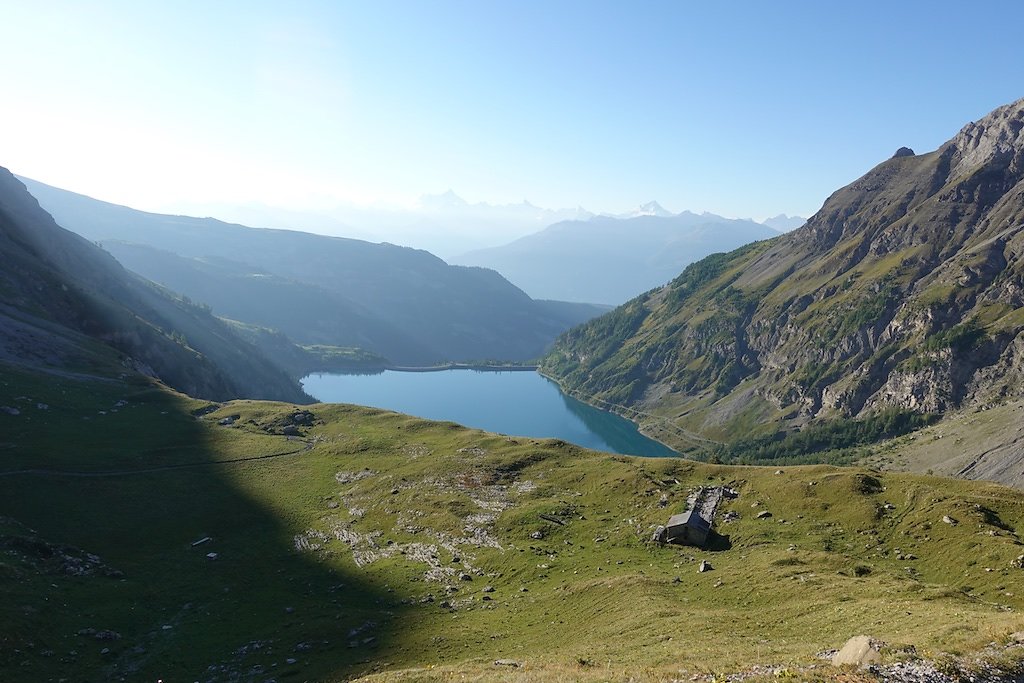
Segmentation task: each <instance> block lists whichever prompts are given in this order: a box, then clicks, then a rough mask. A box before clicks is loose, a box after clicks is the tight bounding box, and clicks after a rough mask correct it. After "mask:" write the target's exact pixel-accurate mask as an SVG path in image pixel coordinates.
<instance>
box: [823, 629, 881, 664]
mask: <svg viewBox="0 0 1024 683" xmlns="http://www.w3.org/2000/svg"><path fill="white" fill-rule="evenodd" d="M881 661H882V655H881V653H880V652H879V647H878V643H877V642H876V641H874V640H873V639H872V638H871V637H870V636H854V637H853V638H850V639H849V640H848V641H846V644H845V645H843V647H842V648H841V649H840V650H839V652H837V653H835V655H833V656H832V665H833V666H844V665H847V664H850V665H853V666H859V667H867V666H870V665H871V664H879V663H881Z"/></svg>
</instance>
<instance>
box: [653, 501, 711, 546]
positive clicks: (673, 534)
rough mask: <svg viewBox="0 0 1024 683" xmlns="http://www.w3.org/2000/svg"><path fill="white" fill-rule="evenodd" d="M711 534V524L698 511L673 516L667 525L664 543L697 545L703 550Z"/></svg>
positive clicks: (688, 511)
mask: <svg viewBox="0 0 1024 683" xmlns="http://www.w3.org/2000/svg"><path fill="white" fill-rule="evenodd" d="M710 533H711V522H709V521H708V520H706V519H704V518H703V517H701V516H700V513H699V512H697V511H696V510H687V511H686V512H684V513H682V514H681V515H672V517H670V518H669V520H668V524H666V525H665V533H664V537H663V538H664V542H666V543H674V544H676V545H695V546H697V547H699V548H703V547H704V544H705V543H707V541H708V535H709V534H710Z"/></svg>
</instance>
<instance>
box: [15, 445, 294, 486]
mask: <svg viewBox="0 0 1024 683" xmlns="http://www.w3.org/2000/svg"><path fill="white" fill-rule="evenodd" d="M303 443H304V446H303V447H302V448H297V449H295V450H293V451H284V452H282V453H270V454H268V455H251V456H248V457H244V458H230V459H228V460H207V461H203V462H185V463H178V464H177V465H163V466H161V467H144V468H141V469H134V470H105V471H99V472H74V471H69V470H46V469H28V470H11V471H9V472H0V477H11V476H15V475H24V474H38V475H44V476H46V475H48V476H54V477H120V476H125V475H129V474H151V473H153V472H168V471H170V470H184V469H194V468H197V467H212V466H215V465H231V464H235V463H240V462H252V461H254V460H269V459H271V458H283V457H284V456H286V455H295V454H297V453H303V452H305V451H308V450H310V449H311V448H313V442H312V441H305V442H303Z"/></svg>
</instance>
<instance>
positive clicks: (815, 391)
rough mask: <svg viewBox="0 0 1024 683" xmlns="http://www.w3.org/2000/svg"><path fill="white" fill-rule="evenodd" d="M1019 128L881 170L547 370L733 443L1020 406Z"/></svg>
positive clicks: (953, 143)
mask: <svg viewBox="0 0 1024 683" xmlns="http://www.w3.org/2000/svg"><path fill="white" fill-rule="evenodd" d="M1022 126H1024V100H1021V101H1018V102H1015V103H1013V104H1010V105H1006V106H1004V107H1001V108H999V109H997V110H996V111H994V112H993V113H992V114H990V115H989V116H987V117H985V118H983V119H981V120H980V121H979V122H976V123H971V124H968V125H967V126H965V127H964V128H963V129H962V130H961V131H960V133H958V134H957V135H956V136H955V137H953V138H952V139H951V140H950V141H949V142H947V143H945V144H944V145H942V146H940V147H939V148H938V149H937V150H935V151H933V152H930V153H927V154H919V155H913V156H911V155H898V156H895V157H893V158H891V159H888V160H886V161H883V162H882V163H880V164H879V165H878V166H876V167H875V168H873V169H871V170H870V171H868V172H867V173H866V174H865V175H864V176H862V177H861V178H859V179H857V180H855V181H854V182H852V183H850V184H849V185H847V186H846V187H844V188H841V189H839V190H837V191H836V192H835V193H833V194H832V195H831V196H830V197H829V198H828V199H827V200H826V201H825V203H824V205H823V206H822V208H821V209H820V210H819V211H818V212H817V213H816V214H815V215H814V216H813V217H812V218H811V219H809V220H808V221H807V223H806V225H805V226H804V227H802V228H800V229H798V230H796V231H794V232H791V233H788V234H785V235H782V236H779V237H776V238H774V239H771V240H767V241H765V242H760V243H757V244H754V245H750V246H748V247H743V248H741V249H739V250H737V251H734V252H730V253H728V254H718V255H714V256H711V257H708V258H707V259H705V260H704V261H700V262H697V263H695V264H693V265H691V266H690V267H688V268H687V269H686V270H685V271H684V272H683V273H682V274H681V275H679V276H678V277H677V278H675V279H674V280H673V281H672V282H671V283H669V284H668V285H666V286H664V287H662V288H659V289H657V290H654V291H652V292H650V293H648V294H645V295H642V296H640V297H638V298H637V299H634V300H632V301H630V302H629V303H627V304H625V305H624V306H623V307H620V309H617V311H616V312H614V313H612V314H608V315H607V316H604V317H602V318H598V319H596V320H594V321H591V322H590V323H588V324H586V325H583V326H581V327H580V328H576V329H574V330H571V331H569V332H567V333H566V334H565V335H563V336H562V337H561V338H560V341H559V342H558V343H557V344H556V347H555V350H554V351H553V352H552V354H550V355H549V356H548V357H547V359H546V360H545V362H544V365H543V367H544V369H545V371H546V372H548V373H549V374H552V375H554V376H555V377H557V378H558V379H559V380H560V381H561V382H563V383H564V384H565V385H566V387H567V388H569V389H570V390H574V391H577V392H579V393H580V394H582V395H592V396H595V397H597V398H600V399H602V400H608V401H611V402H613V403H619V404H622V405H624V406H627V407H632V408H639V409H642V410H643V411H645V412H649V413H656V414H658V415H659V416H660V419H667V420H669V421H670V422H672V423H674V424H676V425H678V426H680V427H684V428H686V429H688V430H690V431H693V432H696V433H698V434H702V435H704V436H711V437H713V438H717V439H720V440H723V441H737V440H739V439H754V440H755V441H756V440H757V439H765V440H768V441H770V440H772V439H783V437H784V436H785V435H787V434H794V433H795V431H796V430H807V429H811V428H813V427H814V426H815V425H821V424H824V423H829V422H834V421H836V420H844V419H852V418H857V419H859V420H861V421H862V422H863V421H864V420H868V419H869V418H870V416H872V415H875V416H878V415H881V414H883V413H885V411H898V412H906V413H913V414H918V415H925V414H944V413H946V412H949V411H951V410H957V409H963V408H970V407H974V408H978V407H984V406H985V405H987V404H989V403H991V402H993V401H1001V400H1004V399H1005V398H1007V397H1012V396H1017V395H1020V392H1021V389H1022V387H1024V334H1022V332H1024V313H1022V306H1024V294H1022V292H1024V289H1022V287H1024V272H1022V270H1024V268H1022V264H1021V260H1020V255H1021V254H1022V253H1024V144H1022V139H1021V136H1020V129H1021V127H1022ZM650 428H651V429H657V427H656V426H655V425H653V424H652V425H651V427H650ZM665 438H666V439H668V440H669V442H670V443H671V442H672V438H673V437H672V436H671V435H669V434H666V435H665ZM783 443H785V442H783ZM747 446H751V443H750V442H748V443H747ZM731 457H741V456H740V455H739V454H738V453H735V454H734V455H733V456H731Z"/></svg>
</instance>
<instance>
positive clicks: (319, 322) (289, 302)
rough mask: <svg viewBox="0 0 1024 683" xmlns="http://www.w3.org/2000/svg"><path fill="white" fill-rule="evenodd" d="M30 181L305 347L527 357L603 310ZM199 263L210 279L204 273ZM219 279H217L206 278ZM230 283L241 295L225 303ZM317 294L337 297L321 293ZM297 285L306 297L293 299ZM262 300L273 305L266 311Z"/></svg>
mask: <svg viewBox="0 0 1024 683" xmlns="http://www.w3.org/2000/svg"><path fill="white" fill-rule="evenodd" d="M28 187H29V189H30V190H31V191H32V192H34V193H35V194H36V195H37V196H38V197H39V199H40V202H41V203H42V204H43V205H44V206H46V207H47V208H48V209H50V210H51V211H52V212H54V213H55V214H56V215H57V217H58V219H59V220H61V221H63V223H64V224H65V225H66V226H67V227H68V228H69V229H72V230H77V231H78V232H79V233H80V234H82V235H84V236H85V237H87V238H88V239H90V240H95V241H100V242H108V241H109V242H111V244H112V246H111V248H112V249H115V250H118V251H119V253H120V254H121V255H122V257H125V258H129V257H130V258H131V266H133V267H134V268H136V269H137V270H138V272H140V274H141V275H143V276H146V277H151V278H152V279H154V280H157V281H160V278H161V277H162V278H163V281H164V282H165V283H166V284H168V285H169V286H171V287H172V288H175V289H178V290H180V291H181V292H182V293H183V294H186V295H188V296H189V297H190V298H192V299H194V300H196V301H207V300H208V299H209V300H210V301H211V302H212V301H216V302H217V303H218V305H217V306H216V307H215V310H216V312H218V313H220V312H221V311H224V312H225V315H228V317H236V318H238V319H239V320H241V321H242V322H252V323H257V324H261V325H269V326H275V327H278V328H280V330H281V331H282V332H284V333H285V334H287V335H288V336H289V337H290V338H292V339H293V340H294V341H296V342H298V343H301V344H331V345H338V346H348V345H352V344H353V342H354V341H358V340H363V341H364V342H365V344H366V346H365V348H366V350H368V351H372V352H375V353H380V354H382V355H386V356H387V357H388V358H389V360H391V361H392V362H394V363H398V364H410V365H426V364H431V363H436V362H445V361H453V360H454V361H458V360H482V359H496V360H516V361H520V360H529V359H533V358H536V357H538V356H539V355H541V354H542V353H543V352H544V351H545V349H546V348H547V347H548V346H549V345H550V343H551V342H552V341H553V340H554V338H555V336H556V335H557V334H558V333H559V332H561V331H563V330H565V329H567V328H568V327H570V326H572V325H574V324H578V323H579V322H582V321H583V320H585V319H586V317H587V316H588V315H596V314H597V313H598V312H600V310H601V309H598V308H594V309H592V310H591V311H589V312H586V311H583V310H581V309H579V308H554V307H551V306H549V305H547V304H543V303H538V302H537V301H534V300H533V299H531V298H530V297H529V296H527V295H526V294H525V293H524V292H522V291H521V290H520V289H518V288H516V287H515V286H514V285H512V284H511V283H509V282H508V281H506V280H505V279H504V278H502V277H501V275H499V274H498V273H496V272H494V271H492V270H487V269H483V268H477V267H466V266H451V265H449V264H447V263H446V262H445V261H443V260H442V259H440V258H438V257H437V256H435V255H433V254H431V253H430V252H427V251H424V250H420V249H413V248H410V247H399V246H395V245H391V244H374V243H370V242H365V241H362V240H354V239H347V238H341V237H328V236H323V235H314V234H310V233H304V232H297V231H290V230H279V229H266V228H248V227H246V226H241V225H233V224H228V223H224V222H223V221H217V220H212V219H198V218H192V217H187V216H168V215H163V214H152V213H147V212H141V211H136V210H134V209H130V208H128V207H122V206H118V205H115V204H110V203H108V202H102V201H100V200H95V199H92V198H89V197H85V196H83V195H77V194H75V193H71V192H67V191H65V190H60V189H58V188H53V187H50V186H47V185H44V184H42V183H38V182H36V181H31V180H28ZM115 240H118V241H121V242H127V243H136V244H141V245H143V246H145V247H150V248H155V249H157V250H163V252H166V253H161V252H157V251H153V250H152V249H151V250H149V251H147V252H145V253H143V250H141V249H135V250H134V251H131V253H129V250H128V248H127V247H126V246H125V245H123V244H122V245H118V246H114V245H113V241H115ZM167 253H169V254H174V255H176V256H178V257H181V259H185V260H180V259H174V258H167V256H166V254H167ZM196 259H199V260H200V261H202V260H204V259H206V261H207V263H206V264H205V265H204V264H200V263H199V262H197V261H196ZM210 259H221V260H222V262H223V260H227V261H233V262H235V263H236V264H242V263H244V264H245V265H246V266H247V267H248V268H250V269H251V272H252V273H260V272H262V273H267V274H271V275H274V276H277V277H278V278H280V280H278V281H277V283H278V284H279V285H281V286H279V287H277V288H275V289H273V291H272V292H271V291H270V290H269V289H268V288H270V287H271V286H272V285H273V284H274V282H271V281H268V280H267V279H264V280H263V281H261V282H255V281H254V280H253V279H252V278H249V279H248V280H247V279H246V278H245V277H244V275H245V274H244V273H243V274H242V275H239V274H238V273H236V272H229V271H226V270H224V269H221V270H220V271H219V272H215V271H213V270H211V269H210V268H209V266H210ZM200 269H203V270H204V274H205V279H204V278H197V277H195V274H196V272H197V270H200ZM236 270H237V269H236ZM214 277H215V278H216V284H215V283H214V280H210V279H209V278H214ZM295 283H298V285H296V284H295ZM297 288H298V289H297ZM311 288H315V289H311ZM257 289H258V290H259V292H257V291H256V290H257ZM229 290H230V291H233V292H235V294H234V295H233V296H234V297H235V301H229V300H228V297H229V294H228V291H229ZM315 290H323V291H326V292H327V293H328V294H329V296H324V297H322V298H321V297H317V296H315V295H314V294H313V292H314V291H315ZM298 291H301V292H305V294H303V295H302V296H294V297H291V298H289V293H296V292H298ZM260 292H261V294H259V296H257V294H258V293H260ZM246 293H248V294H246ZM261 298H265V299H266V300H267V301H268V303H267V304H266V306H263V307H262V308H260V299H261ZM270 302H275V303H273V306H272V305H271V303H270ZM246 312H248V313H246ZM300 314H301V315H300ZM247 317H248V319H246V318H247ZM324 321H327V322H324ZM386 330H391V331H392V332H394V334H390V337H389V335H388V334H386V333H385V331H386ZM399 339H400V340H401V343H399V341H398V340H399Z"/></svg>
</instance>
